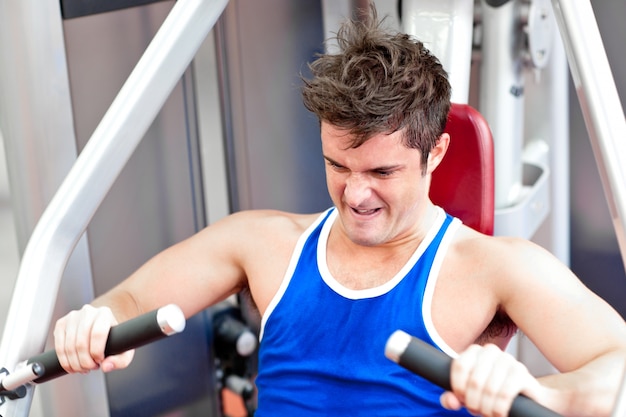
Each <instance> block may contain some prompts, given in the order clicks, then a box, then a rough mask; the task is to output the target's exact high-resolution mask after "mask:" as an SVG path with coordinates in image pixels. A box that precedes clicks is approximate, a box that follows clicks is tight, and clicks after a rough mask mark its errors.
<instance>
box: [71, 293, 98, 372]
mask: <svg viewBox="0 0 626 417" xmlns="http://www.w3.org/2000/svg"><path fill="white" fill-rule="evenodd" d="M97 314H98V311H97V309H95V308H94V307H92V306H90V305H85V306H83V308H81V309H80V310H79V311H78V312H73V313H71V315H69V316H68V317H69V319H70V320H69V321H68V323H69V326H68V328H67V333H66V347H67V348H66V354H67V355H68V359H69V361H70V365H71V366H72V369H74V370H75V371H77V372H83V373H85V372H88V371H90V370H94V369H97V368H98V363H97V362H96V361H94V360H93V358H92V357H91V354H90V350H91V328H92V326H93V322H94V320H95V318H96V316H97Z"/></svg>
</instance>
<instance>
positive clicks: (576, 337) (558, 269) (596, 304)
mask: <svg viewBox="0 0 626 417" xmlns="http://www.w3.org/2000/svg"><path fill="white" fill-rule="evenodd" d="M451 255H452V256H451V257H450V261H451V264H453V265H455V267H456V268H459V267H465V268H468V270H469V271H471V273H470V276H471V277H473V279H474V280H475V281H476V282H479V283H481V285H482V286H481V289H482V290H483V291H484V292H486V293H488V294H490V296H491V297H492V298H491V300H489V301H490V302H492V303H493V304H492V305H495V306H497V308H498V309H500V310H502V311H504V312H505V313H506V314H507V315H508V316H509V317H510V318H511V319H512V320H513V322H514V323H515V324H516V325H517V327H518V328H519V329H520V330H521V331H522V332H523V333H524V334H525V335H526V336H527V337H529V338H530V339H531V340H532V341H533V342H534V343H535V344H536V345H537V346H538V347H539V348H540V350H541V351H542V352H543V353H544V354H545V355H546V357H547V358H548V359H549V360H550V361H551V362H552V363H553V364H554V365H555V366H556V367H557V369H559V370H561V371H565V370H571V369H575V368H576V367H578V366H580V365H581V364H582V363H584V362H585V361H587V360H589V358H592V357H594V356H595V355H598V354H599V352H604V351H606V350H610V349H614V348H616V347H619V346H624V344H625V343H626V327H625V326H624V320H623V319H622V318H621V316H619V314H618V313H617V312H616V311H615V310H614V309H613V308H612V307H611V306H610V305H609V304H608V303H606V302H605V301H604V300H603V299H601V298H600V297H599V296H597V295H596V294H595V293H593V292H592V291H591V290H590V289H589V288H587V287H586V286H585V285H584V283H583V282H581V281H580V280H579V279H578V277H577V276H576V275H575V274H574V273H573V272H572V271H571V270H570V269H569V267H568V266H566V265H565V264H563V263H562V262H561V261H560V260H559V259H557V258H556V257H555V256H554V255H553V254H552V253H550V252H549V251H548V250H546V249H545V248H543V247H541V246H539V245H537V244H536V243H533V242H531V241H528V240H525V239H521V238H515V237H493V236H486V235H482V234H480V233H477V232H475V231H473V230H471V229H469V228H467V227H462V229H461V230H460V231H459V233H458V234H457V236H456V239H455V241H454V243H453V245H452V248H451ZM600 323H601V325H600ZM562 346H578V348H577V350H575V351H564V350H563V349H562Z"/></svg>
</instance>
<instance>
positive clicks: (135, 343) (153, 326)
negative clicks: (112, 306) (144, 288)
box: [27, 304, 185, 384]
mask: <svg viewBox="0 0 626 417" xmlns="http://www.w3.org/2000/svg"><path fill="white" fill-rule="evenodd" d="M184 329H185V316H184V314H183V312H182V310H181V309H180V308H179V307H178V306H176V305H174V304H169V305H167V306H164V307H161V308H159V309H157V310H153V311H151V312H149V313H145V314H143V315H141V316H138V317H135V318H133V319H131V320H128V321H125V322H124V323H121V324H118V325H117V326H113V327H111V330H110V331H109V336H108V338H107V342H106V346H105V349H104V355H105V356H112V355H117V354H119V353H123V352H126V351H127V350H131V349H135V348H138V347H140V346H143V345H146V344H148V343H151V342H154V341H156V340H159V339H162V338H164V337H167V336H170V335H173V334H176V333H180V332H182V331H183V330H184ZM27 363H28V364H31V363H39V364H40V365H42V367H43V370H44V371H43V375H41V376H40V377H39V378H37V379H35V380H33V382H34V383H37V384H40V383H42V382H46V381H49V380H51V379H54V378H58V377H60V376H62V375H65V374H66V373H67V372H66V371H65V369H63V367H61V364H60V363H59V359H58V357H57V354H56V352H55V351H54V350H49V351H46V352H44V353H42V354H40V355H37V356H33V357H32V358H30V359H29V360H28V361H27Z"/></svg>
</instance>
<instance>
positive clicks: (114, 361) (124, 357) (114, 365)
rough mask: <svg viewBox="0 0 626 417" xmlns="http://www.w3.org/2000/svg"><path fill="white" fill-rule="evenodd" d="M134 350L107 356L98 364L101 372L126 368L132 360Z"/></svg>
mask: <svg viewBox="0 0 626 417" xmlns="http://www.w3.org/2000/svg"><path fill="white" fill-rule="evenodd" d="M134 356H135V350H134V349H132V350H129V351H126V352H124V353H121V354H119V355H114V356H108V357H106V358H105V359H104V360H103V361H102V363H101V364H100V369H102V372H105V373H106V372H111V371H113V370H116V369H124V368H126V367H127V366H128V365H129V364H130V363H131V362H132V360H133V357H134Z"/></svg>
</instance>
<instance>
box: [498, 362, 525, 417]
mask: <svg viewBox="0 0 626 417" xmlns="http://www.w3.org/2000/svg"><path fill="white" fill-rule="evenodd" d="M497 366H498V367H499V368H502V369H506V372H501V373H500V374H499V382H496V383H498V385H499V386H498V387H494V388H497V393H496V395H494V397H493V403H492V405H491V410H492V414H493V415H494V416H496V417H500V416H508V414H509V411H510V409H511V406H512V405H513V401H514V400H515V398H516V397H517V396H518V395H519V393H520V392H521V391H522V388H523V387H524V386H528V385H529V384H532V382H533V381H535V379H534V378H533V377H532V375H531V374H530V372H529V371H528V369H527V368H526V367H525V366H524V365H523V364H522V363H520V362H518V361H516V360H515V359H514V358H513V357H512V356H510V355H508V354H506V355H503V357H502V360H501V362H500V363H499V364H497Z"/></svg>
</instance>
